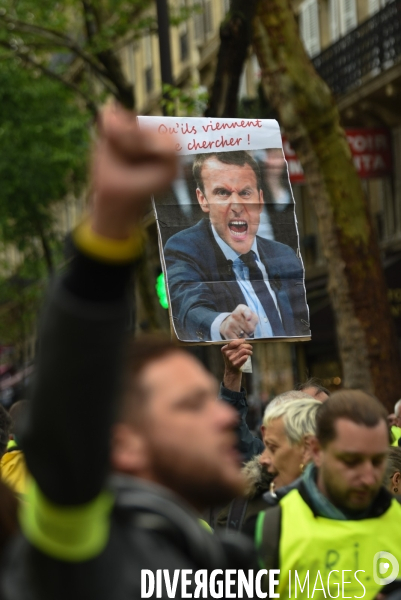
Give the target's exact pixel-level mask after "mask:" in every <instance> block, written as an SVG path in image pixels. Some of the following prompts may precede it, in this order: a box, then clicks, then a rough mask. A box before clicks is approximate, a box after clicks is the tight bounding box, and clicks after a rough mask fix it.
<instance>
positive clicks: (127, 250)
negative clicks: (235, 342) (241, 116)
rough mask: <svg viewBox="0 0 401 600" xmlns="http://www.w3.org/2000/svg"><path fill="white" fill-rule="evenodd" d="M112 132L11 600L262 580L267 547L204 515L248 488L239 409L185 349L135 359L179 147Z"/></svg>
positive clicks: (60, 335)
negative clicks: (144, 284) (135, 325)
mask: <svg viewBox="0 0 401 600" xmlns="http://www.w3.org/2000/svg"><path fill="white" fill-rule="evenodd" d="M99 121H100V123H99V124H100V128H99V129H100V131H99V139H98V142H97V145H96V151H95V153H94V157H93V161H92V181H91V189H92V191H93V202H92V211H91V215H90V217H89V219H88V220H87V221H86V222H84V223H82V224H81V225H80V226H78V228H77V229H76V230H75V231H74V232H73V236H72V237H73V246H74V254H73V257H72V260H71V261H70V263H69V265H68V267H67V269H66V271H65V273H64V274H63V275H62V276H61V278H59V279H58V280H57V282H55V284H54V287H53V288H52V293H51V295H50V298H49V301H48V303H47V305H46V309H45V311H44V319H43V322H42V326H41V330H40V343H39V354H38V359H37V365H36V373H35V384H34V388H33V393H32V398H31V399H30V400H29V414H28V419H27V424H26V428H25V430H24V432H23V434H22V435H21V444H22V447H23V449H24V451H25V455H26V460H27V465H28V468H29V472H30V474H31V476H32V481H31V484H30V486H29V489H28V494H27V496H28V497H27V502H26V503H24V505H23V508H22V516H21V529H22V532H23V536H24V537H23V539H20V540H18V542H17V543H16V545H15V548H14V553H13V555H12V556H11V557H10V560H9V566H8V569H7V572H6V574H5V575H4V576H3V587H4V595H5V598H7V600H8V599H14V598H18V599H23V598H27V597H29V599H30V600H32V599H34V600H47V599H49V600H55V599H56V598H57V599H58V600H67V599H68V600H70V599H72V598H74V600H110V599H113V600H129V599H137V598H140V597H141V596H142V597H143V596H144V594H145V592H146V589H147V588H146V589H145V586H144V580H143V578H142V576H141V571H142V570H143V569H147V570H148V571H151V573H152V574H153V575H154V577H155V576H156V571H157V570H158V569H160V570H162V569H163V570H164V571H163V581H165V578H166V572H168V573H167V574H168V576H169V578H170V580H169V581H170V585H171V586H172V587H173V589H174V580H175V579H176V578H175V577H174V579H173V575H174V574H175V572H176V571H175V570H176V569H179V570H181V569H189V570H190V571H192V572H193V571H196V570H198V569H206V570H207V569H210V570H214V569H224V568H230V569H236V568H244V569H248V568H254V567H253V559H252V544H250V545H249V546H247V544H246V543H245V544H244V542H241V544H236V543H228V542H224V541H223V540H219V539H215V538H214V537H213V536H212V535H210V532H209V531H208V530H207V529H206V528H205V527H204V526H202V525H201V524H200V522H199V518H198V517H199V514H200V511H201V510H202V509H204V508H205V507H206V506H207V505H209V504H210V503H213V502H222V501H223V499H227V498H230V497H232V496H234V495H235V494H238V493H240V492H241V490H242V488H243V478H242V476H241V472H240V461H239V456H238V454H237V452H236V450H235V441H236V438H235V431H234V427H235V423H236V419H235V412H234V411H233V410H232V409H231V408H230V407H228V406H226V405H225V404H224V403H223V402H221V401H219V400H218V398H217V386H216V382H215V381H214V379H213V378H212V377H211V376H210V374H209V373H207V372H206V370H205V369H204V368H203V366H202V365H201V364H200V363H199V362H198V361H196V360H195V359H194V358H193V357H192V356H191V355H189V354H187V353H186V352H185V351H184V350H182V349H181V348H178V347H176V346H174V345H172V344H171V343H170V342H167V341H165V340H160V339H155V338H151V339H149V338H146V339H137V340H136V341H133V342H131V343H130V344H129V345H128V347H127V342H128V340H127V339H126V338H127V332H126V324H127V314H128V309H129V303H128V297H127V296H128V294H127V292H128V290H129V283H130V281H131V278H132V267H133V263H134V262H135V261H136V259H137V258H138V256H139V255H140V253H141V249H142V235H141V232H140V223H141V218H142V214H143V211H144V210H145V208H146V206H147V199H148V198H149V196H150V194H151V193H152V192H154V191H161V190H162V189H164V188H165V187H166V186H167V185H168V184H169V183H170V182H171V180H172V179H173V177H174V175H175V168H176V158H175V152H174V142H173V141H171V140H166V139H165V138H160V136H158V135H157V134H153V133H152V132H149V131H141V130H139V129H138V127H137V124H136V120H135V117H134V116H133V115H131V114H130V113H127V112H125V111H123V110H122V109H117V108H116V107H109V108H108V109H107V110H106V111H104V113H102V114H101V115H100V117H99ZM124 366H125V368H124ZM121 396H123V400H122V403H121V404H117V402H116V400H117V399H118V398H120V397H121ZM113 424H114V425H113ZM110 467H111V469H112V471H114V476H113V477H112V478H111V479H109V477H108V476H109V472H110ZM245 542H246V540H245ZM159 572H161V571H159ZM148 574H149V573H148ZM144 579H145V580H146V578H144ZM147 582H148V583H149V577H148V579H147ZM194 588H195V583H194V581H193V580H192V583H190V584H189V585H188V589H187V593H191V592H193V591H194ZM180 590H181V585H180V584H179V586H178V589H177V595H179V594H180ZM161 597H162V598H165V599H166V598H167V597H169V596H168V592H167V591H166V586H164V584H163V586H162V593H161ZM170 597H171V594H170Z"/></svg>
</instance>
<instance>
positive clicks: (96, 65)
mask: <svg viewBox="0 0 401 600" xmlns="http://www.w3.org/2000/svg"><path fill="white" fill-rule="evenodd" d="M151 5H152V1H151V0H86V1H85V2H82V1H81V0H61V1H59V2H51V1H48V0H41V1H40V2H38V1H37V0H19V1H18V2H12V0H0V59H1V58H2V55H3V58H5V57H7V59H8V60H9V59H10V58H13V59H17V60H19V64H20V65H26V66H35V67H37V69H38V70H39V71H41V72H43V73H46V74H47V75H50V76H51V77H53V78H61V79H62V80H63V81H64V82H65V83H66V84H67V85H69V86H70V87H73V88H74V89H75V90H76V91H77V93H79V94H80V95H81V96H82V97H84V98H85V100H86V102H87V105H88V106H90V107H91V110H92V111H93V112H95V110H96V106H98V105H99V104H100V102H101V98H100V95H99V86H97V88H96V90H95V89H94V87H93V86H92V89H91V91H90V93H89V94H87V93H86V92H85V90H83V89H82V88H81V84H82V81H84V80H85V79H86V78H87V75H88V73H90V78H92V79H93V77H95V78H97V79H98V80H101V82H102V85H101V86H100V87H101V88H103V87H104V86H105V87H106V88H107V90H108V92H109V93H111V94H112V95H114V96H115V97H116V98H118V99H119V100H120V102H122V103H123V104H124V105H126V106H127V107H128V108H132V105H133V100H132V98H133V96H132V89H131V87H132V86H130V84H129V83H128V82H127V81H126V79H125V77H124V75H123V73H122V70H121V63H120V58H119V56H118V53H117V52H116V47H117V46H116V44H118V43H119V42H120V41H121V39H123V38H125V39H127V38H128V39H130V40H135V39H137V38H138V37H140V36H142V35H143V34H144V32H148V31H149V30H150V31H156V30H157V26H156V20H155V17H154V16H152V15H150V14H146V9H147V8H148V7H149V6H151ZM77 59H78V60H80V61H81V66H85V68H81V67H79V65H77V66H78V69H79V77H76V78H74V79H73V80H72V79H71V76H70V73H71V66H72V64H73V63H75V62H76V61H77ZM75 73H77V71H75Z"/></svg>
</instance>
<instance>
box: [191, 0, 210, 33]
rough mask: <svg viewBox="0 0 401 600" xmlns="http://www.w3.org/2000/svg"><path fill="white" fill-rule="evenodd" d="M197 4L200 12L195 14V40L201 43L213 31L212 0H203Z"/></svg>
mask: <svg viewBox="0 0 401 600" xmlns="http://www.w3.org/2000/svg"><path fill="white" fill-rule="evenodd" d="M196 5H197V6H198V10H199V11H200V12H197V13H196V14H195V15H194V26H195V40H196V41H197V42H198V43H199V42H204V41H205V38H207V37H208V36H209V35H210V34H211V33H213V8H212V0H201V1H200V2H197V3H196Z"/></svg>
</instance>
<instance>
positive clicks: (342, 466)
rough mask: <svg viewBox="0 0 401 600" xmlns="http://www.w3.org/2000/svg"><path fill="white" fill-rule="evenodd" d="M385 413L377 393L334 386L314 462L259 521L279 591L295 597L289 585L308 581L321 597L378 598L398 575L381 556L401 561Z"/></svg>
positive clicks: (320, 419)
mask: <svg viewBox="0 0 401 600" xmlns="http://www.w3.org/2000/svg"><path fill="white" fill-rule="evenodd" d="M386 417H387V414H386V411H385V409H384V407H383V406H382V405H381V404H380V402H379V401H378V400H377V399H376V398H374V397H373V396H370V395H369V394H366V393H364V392H362V391H358V390H354V391H350V390H348V391H346V390H344V391H341V392H336V393H334V394H333V395H332V396H330V400H329V401H328V402H325V403H324V404H322V405H321V406H320V407H319V409H318V412H317V418H316V438H314V439H312V440H311V450H312V455H313V463H311V464H310V465H308V467H307V468H306V469H305V472H304V475H303V477H302V478H301V479H300V480H299V483H298V485H297V486H296V487H295V489H292V490H291V491H289V492H288V493H287V494H286V495H285V496H284V497H282V498H281V499H280V500H279V501H278V504H277V506H275V507H272V508H270V509H268V510H266V511H264V512H262V513H260V514H259V516H258V517H257V521H256V530H255V536H256V540H257V545H258V546H259V548H260V550H261V554H262V556H263V561H264V564H265V565H266V568H268V569H270V568H278V569H280V583H279V586H278V592H279V593H280V595H281V597H286V598H287V597H290V596H291V591H290V589H291V586H292V594H293V595H294V597H296V596H297V591H296V589H297V586H298V588H299V587H300V586H302V587H303V586H304V583H305V582H306V583H307V585H308V588H309V586H310V589H315V592H314V594H313V597H314V598H317V599H318V600H320V599H321V598H327V597H330V596H331V597H336V596H337V597H338V594H339V592H338V590H339V589H342V590H343V591H342V597H366V598H374V597H376V594H377V593H378V592H379V591H380V590H381V588H382V586H383V585H386V584H387V583H389V582H390V581H393V580H394V579H395V578H396V577H397V575H398V570H397V568H396V567H394V568H392V571H390V570H389V566H390V565H389V563H388V562H387V563H386V562H385V561H384V560H383V559H389V557H390V555H391V556H392V559H394V561H395V562H394V564H395V563H396V562H397V561H398V563H400V562H401V545H400V539H401V537H400V536H401V506H400V505H399V503H398V501H397V500H396V499H395V498H394V497H393V496H392V495H391V494H390V492H388V491H387V489H386V488H385V487H384V486H383V485H382V483H383V477H384V474H385V470H386V459H387V453H388V443H389V436H388V428H387V422H386ZM251 526H252V524H251V522H249V523H248V530H249V528H250V527H251ZM295 574H296V575H295ZM294 586H295V587H294ZM298 593H299V590H298ZM288 594H289V595H288ZM303 594H304V595H302V596H300V597H312V596H307V595H306V594H307V591H306V590H305V589H304V592H303Z"/></svg>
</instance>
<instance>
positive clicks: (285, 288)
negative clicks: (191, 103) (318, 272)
mask: <svg viewBox="0 0 401 600" xmlns="http://www.w3.org/2000/svg"><path fill="white" fill-rule="evenodd" d="M193 172H194V177H195V179H196V182H197V186H198V187H197V189H196V196H197V200H198V203H199V205H200V207H201V209H202V211H203V212H204V213H205V214H206V215H208V218H207V219H202V220H201V221H199V223H197V224H196V225H194V226H193V227H189V228H188V229H184V230H183V231H180V232H179V233H177V234H175V235H174V236H172V237H171V238H170V239H169V240H168V241H167V243H166V245H165V248H164V256H165V260H166V267H167V279H168V286H169V291H170V299H171V308H172V315H173V323H174V326H175V330H176V332H177V335H178V337H179V339H182V340H189V341H191V340H192V341H194V340H201V341H207V340H212V341H218V340H224V339H233V338H249V337H255V338H261V337H264V338H268V337H283V338H285V337H293V336H294V337H303V336H309V334H310V331H309V315H308V309H307V306H306V297H305V289H304V281H303V280H304V270H303V265H302V262H301V261H300V259H299V258H298V257H297V255H296V254H295V253H294V251H293V250H292V249H291V248H290V247H289V246H287V245H285V244H281V243H279V242H275V241H272V240H267V239H264V238H262V237H260V236H257V235H256V234H257V231H258V228H259V223H260V214H261V211H262V209H263V202H264V198H263V191H262V189H261V178H260V171H259V167H258V164H257V162H256V161H255V160H254V159H253V158H252V157H251V156H250V154H248V153H247V152H244V151H239V152H222V153H213V152H212V153H210V154H202V155H199V156H197V157H196V158H195V162H194V165H193Z"/></svg>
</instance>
